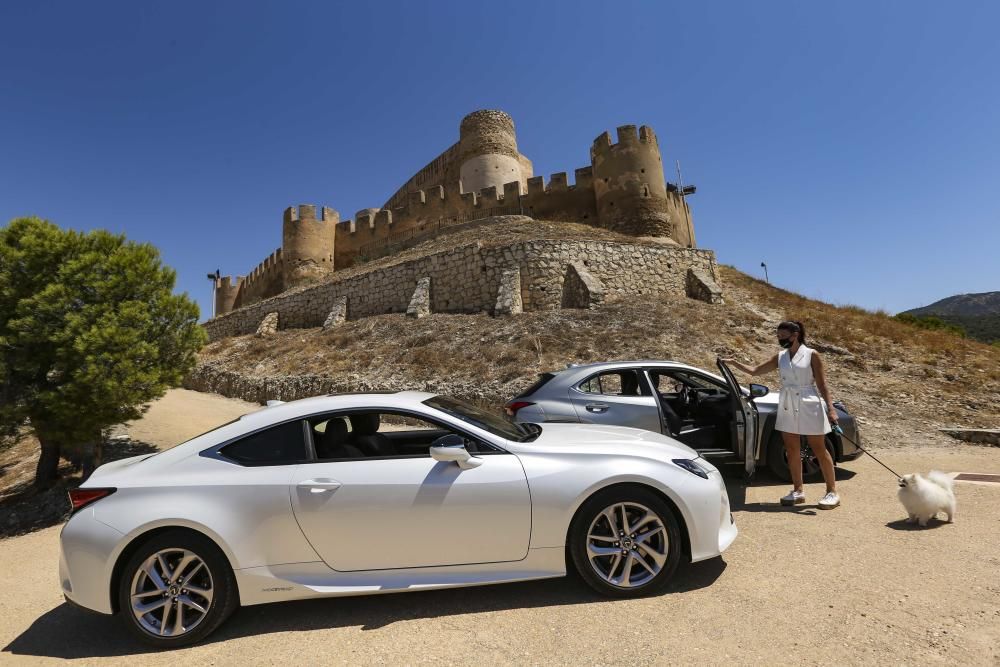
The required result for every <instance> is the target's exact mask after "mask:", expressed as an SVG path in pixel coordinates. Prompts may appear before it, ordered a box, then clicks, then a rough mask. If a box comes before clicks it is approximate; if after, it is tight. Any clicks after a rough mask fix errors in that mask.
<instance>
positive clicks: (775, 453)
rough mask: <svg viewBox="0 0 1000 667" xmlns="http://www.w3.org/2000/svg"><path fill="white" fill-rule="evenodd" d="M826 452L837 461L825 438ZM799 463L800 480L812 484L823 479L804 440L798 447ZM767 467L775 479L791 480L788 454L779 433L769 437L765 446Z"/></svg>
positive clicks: (831, 446)
mask: <svg viewBox="0 0 1000 667" xmlns="http://www.w3.org/2000/svg"><path fill="white" fill-rule="evenodd" d="M826 451H828V452H829V453H830V457H831V459H832V460H833V461H836V460H837V455H836V453H835V451H836V450H834V448H833V441H832V440H830V438H826ZM799 453H800V461H801V466H802V480H803V481H805V482H812V481H816V480H818V479H821V478H822V477H823V470H822V468H820V465H819V459H817V458H816V455H815V454H813V451H812V448H811V447H809V445H807V444H806V442H805V438H803V439H802V443H801V445H800V446H799ZM767 467H768V469H769V470H770V471H771V473H772V474H774V476H775V477H777V478H778V479H780V480H782V481H784V482H790V481H791V480H792V471H791V470H790V469H789V467H788V453H787V452H786V451H785V443H784V442H783V441H782V439H781V433H778V432H775V434H774V435H773V436H772V437H771V442H770V443H768V446H767Z"/></svg>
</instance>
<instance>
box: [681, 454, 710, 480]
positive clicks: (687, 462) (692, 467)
mask: <svg viewBox="0 0 1000 667" xmlns="http://www.w3.org/2000/svg"><path fill="white" fill-rule="evenodd" d="M674 465H676V466H678V467H679V468H684V469H685V470H687V471H688V472H689V473H692V474H695V475H698V477H701V478H702V479H708V470H706V469H705V468H702V467H701V466H700V465H698V462H697V461H695V460H694V459H674Z"/></svg>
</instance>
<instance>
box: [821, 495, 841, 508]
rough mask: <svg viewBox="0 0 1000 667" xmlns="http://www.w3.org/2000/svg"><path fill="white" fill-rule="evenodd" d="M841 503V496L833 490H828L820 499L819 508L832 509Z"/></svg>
mask: <svg viewBox="0 0 1000 667" xmlns="http://www.w3.org/2000/svg"><path fill="white" fill-rule="evenodd" d="M839 505H840V496H838V495H837V494H836V493H834V492H833V491H828V492H827V494H826V495H825V496H823V497H822V498H820V499H819V508H820V509H821V510H832V509H833V508H834V507H838V506H839Z"/></svg>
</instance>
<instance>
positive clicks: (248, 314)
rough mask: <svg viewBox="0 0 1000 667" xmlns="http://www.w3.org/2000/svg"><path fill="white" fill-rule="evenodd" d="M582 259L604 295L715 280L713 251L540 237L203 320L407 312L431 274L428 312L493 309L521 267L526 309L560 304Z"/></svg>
mask: <svg viewBox="0 0 1000 667" xmlns="http://www.w3.org/2000/svg"><path fill="white" fill-rule="evenodd" d="M574 263H576V264H578V265H579V266H581V267H583V268H584V269H585V270H586V272H587V273H589V274H590V275H591V276H593V278H595V279H596V280H597V281H599V283H600V284H601V285H602V286H603V289H604V294H605V298H606V296H607V295H614V294H621V295H629V294H657V293H660V294H662V293H670V294H679V295H684V294H687V293H688V291H687V286H686V277H687V271H688V269H695V270H697V271H699V273H700V274H702V275H704V276H706V277H708V278H710V279H712V280H716V281H717V279H718V276H717V272H716V263H715V253H713V252H712V251H711V250H703V249H697V248H682V247H679V246H674V245H662V246H659V245H640V244H630V243H616V242H611V241H565V240H535V241H522V242H517V243H511V244H509V245H504V246H491V247H483V246H482V244H480V243H470V244H467V245H463V246H459V247H457V248H453V249H450V250H446V251H441V252H438V253H435V254H431V255H427V256H424V257H419V258H416V259H411V260H405V261H399V262H397V263H395V264H390V265H388V266H382V267H379V268H373V269H372V270H371V271H367V272H363V273H359V274H354V275H351V276H348V277H345V278H340V279H338V278H337V277H336V275H334V276H333V277H331V279H330V280H329V281H327V282H324V283H321V284H318V285H311V286H308V287H302V288H298V289H295V290H290V291H288V292H285V293H284V294H279V295H278V296H275V297H271V298H270V299H265V300H264V301H260V302H257V303H254V304H251V305H249V306H246V307H244V308H239V309H237V310H234V311H232V312H230V313H226V314H224V315H221V316H219V317H216V318H215V319H212V320H209V321H208V322H206V323H205V324H204V326H205V329H206V330H207V331H208V334H209V337H210V339H211V340H218V339H220V338H225V337H227V336H238V335H244V334H249V333H254V332H255V331H257V328H258V327H259V326H260V324H261V321H262V320H263V319H264V317H265V316H266V315H268V314H269V313H278V321H279V327H280V328H281V329H296V328H305V327H319V326H322V325H323V323H324V321H325V320H326V319H327V317H328V316H329V314H330V311H331V310H332V309H333V307H334V304H335V303H337V302H338V300H342V299H343V298H344V297H346V299H347V308H346V310H347V312H348V314H349V317H350V319H357V318H360V317H366V316H369V315H379V314H384V313H404V312H406V310H407V307H408V306H409V304H410V302H411V299H412V297H413V293H414V290H415V289H416V287H417V285H418V283H419V282H420V281H421V280H423V279H425V278H429V279H430V285H431V288H430V311H431V312H436V313H478V312H493V311H494V308H495V307H496V304H497V299H498V294H499V293H500V289H501V282H502V277H503V274H504V272H505V271H510V270H513V269H518V270H519V272H520V285H521V302H522V304H523V309H524V310H555V309H558V308H560V307H561V306H562V303H563V287H564V280H565V276H566V274H567V267H568V266H570V265H571V264H574Z"/></svg>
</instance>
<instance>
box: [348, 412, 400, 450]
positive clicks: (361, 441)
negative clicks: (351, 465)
mask: <svg viewBox="0 0 1000 667" xmlns="http://www.w3.org/2000/svg"><path fill="white" fill-rule="evenodd" d="M379 421H380V419H379V415H378V414H377V413H374V412H369V413H366V414H360V415H351V444H352V445H354V446H355V447H357V448H358V449H360V450H361V452H362V453H363V454H364V455H365V456H393V455H395V454H396V449H395V448H394V447H393V446H392V441H391V440H389V438H387V437H386V436H385V435H384V434H382V433H379V432H378V426H379Z"/></svg>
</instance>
